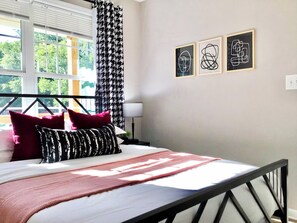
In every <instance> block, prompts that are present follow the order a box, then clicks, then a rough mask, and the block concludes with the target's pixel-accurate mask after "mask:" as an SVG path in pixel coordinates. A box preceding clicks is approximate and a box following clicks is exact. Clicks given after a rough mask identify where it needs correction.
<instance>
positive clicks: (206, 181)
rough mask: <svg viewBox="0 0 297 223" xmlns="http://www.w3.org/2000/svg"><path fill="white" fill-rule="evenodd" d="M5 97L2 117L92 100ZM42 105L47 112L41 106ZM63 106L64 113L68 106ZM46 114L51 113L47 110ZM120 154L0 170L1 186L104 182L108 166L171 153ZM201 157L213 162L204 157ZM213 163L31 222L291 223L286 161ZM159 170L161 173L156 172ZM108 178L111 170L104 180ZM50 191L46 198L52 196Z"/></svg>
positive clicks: (131, 148) (87, 199)
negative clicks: (14, 110)
mask: <svg viewBox="0 0 297 223" xmlns="http://www.w3.org/2000/svg"><path fill="white" fill-rule="evenodd" d="M0 97H6V98H11V100H10V101H9V102H8V103H7V105H6V106H4V107H3V108H2V110H1V111H0V114H3V113H5V111H6V110H7V109H8V108H9V107H10V106H11V105H13V102H14V101H16V100H17V98H34V99H33V100H31V101H32V103H29V106H28V108H29V109H30V108H31V107H33V106H34V104H36V103H40V101H41V102H42V100H41V98H43V97H47V98H54V99H55V98H58V100H59V101H60V102H61V103H60V102H59V104H63V103H62V100H60V99H61V98H62V99H63V98H76V100H77V102H78V103H77V105H79V106H81V107H84V106H83V104H82V103H81V101H80V99H87V98H84V97H82V96H60V95H54V96H48V95H15V94H5V95H4V94H1V95H0ZM81 97H82V98H81ZM89 99H94V97H89ZM55 100H56V99H55ZM42 104H43V105H42V106H45V107H46V105H44V103H43V102H42ZM61 107H62V109H65V110H66V109H67V108H66V106H65V105H61ZM29 109H25V110H24V111H28V110H29ZM45 110H46V111H48V113H51V112H50V109H48V108H45ZM82 111H84V112H85V113H88V110H87V109H85V108H82ZM119 148H120V150H121V153H116V154H108V155H100V156H92V157H84V158H80V159H69V160H62V161H59V162H54V163H40V159H26V160H19V161H14V162H5V163H0V187H1V186H3V185H4V187H5V185H8V183H11V182H12V183H13V182H18V180H23V179H27V178H30V179H32V178H33V179H34V178H35V179H39V178H38V177H44V176H56V175H54V174H56V173H57V174H59V173H61V174H63V173H65V172H69V173H71V174H72V175H73V174H78V175H89V176H91V177H93V178H96V177H99V178H100V177H102V175H100V174H102V173H103V172H104V171H100V170H101V169H100V168H102V166H103V164H107V165H109V164H113V163H115V164H116V163H117V164H119V163H121V162H128V161H129V162H131V161H133V162H132V163H131V165H134V164H135V163H137V162H135V160H134V159H142V158H143V157H147V159H148V160H152V159H153V158H152V157H151V156H155V155H156V154H163V153H171V151H169V150H168V149H165V148H155V147H147V146H138V145H120V146H119ZM173 154H174V155H175V153H173ZM177 155H178V156H185V155H188V154H180V153H178V154H177ZM190 155H191V154H189V156H190ZM202 158H205V159H208V157H203V156H202ZM210 159H211V160H210V161H209V162H206V163H203V164H201V165H200V164H199V165H198V166H189V168H185V169H182V170H181V171H180V172H174V173H173V174H172V175H166V176H165V175H162V176H160V177H156V178H148V180H147V181H140V182H138V183H137V182H136V183H133V184H128V185H124V186H119V187H116V188H114V189H107V190H105V191H103V192H100V193H94V194H92V195H87V196H81V197H77V198H74V199H71V200H67V201H63V202H58V203H56V204H54V205H50V206H48V207H46V208H43V209H42V210H40V211H37V212H35V213H34V214H32V215H31V216H29V218H28V219H27V220H26V222H28V223H40V222H42V223H51V222H60V223H63V222H84V223H92V222H130V223H132V222H271V217H272V216H277V217H279V218H280V219H281V221H282V222H287V219H288V216H287V175H288V161H287V160H285V159H283V160H278V161H276V162H273V163H270V164H268V165H266V166H263V167H255V166H251V165H248V164H243V163H239V162H235V161H229V160H223V159H219V158H218V159H217V158H215V159H213V158H210ZM129 162H128V163H129ZM170 162H171V161H170ZM182 162H184V161H182ZM125 164H127V163H125ZM98 165H99V171H98V169H96V171H94V169H92V168H93V167H94V166H98ZM129 165H130V164H129ZM88 167H91V170H90V169H87V170H88V171H85V168H88ZM175 167H176V166H175ZM114 168H115V167H113V169H114ZM117 168H119V167H117ZM166 168H168V167H166ZM154 171H155V172H162V171H160V170H159V169H156V170H155V169H154ZM106 172H108V171H105V172H104V174H106ZM151 172H152V171H151ZM151 172H150V173H151ZM98 173H100V174H99V175H98ZM137 173H138V172H137ZM138 174H139V173H138ZM141 174H143V173H141ZM130 177H131V176H130ZM132 178H133V177H132ZM40 179H43V178H40ZM56 179H58V178H56ZM71 179H72V178H71ZM73 179H76V178H73ZM100 179H101V178H100ZM72 181H73V180H72ZM21 182H23V181H21ZM50 191H51V190H49V191H47V193H49V194H50ZM1 193H2V194H1ZM3 194H4V192H2V191H1V190H0V200H1V201H3V197H4V195H3ZM16 195H17V194H16ZM24 197H25V196H24ZM8 200H9V199H8ZM27 202H28V201H27ZM2 203H3V202H2ZM32 203H33V201H32ZM0 204H1V202H0ZM16 207H18V206H16ZM1 208H2V209H1ZM5 208H7V207H5V205H4V206H3V205H2V207H0V210H2V211H3V210H5ZM8 209H9V208H8ZM1 216H3V215H1V213H0V222H1V223H2V222H7V221H4V220H3V218H1Z"/></svg>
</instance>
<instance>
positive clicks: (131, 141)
mask: <svg viewBox="0 0 297 223" xmlns="http://www.w3.org/2000/svg"><path fill="white" fill-rule="evenodd" d="M123 144H125V145H131V144H132V145H141V146H150V142H145V141H139V140H137V139H136V140H132V139H126V140H124V142H123Z"/></svg>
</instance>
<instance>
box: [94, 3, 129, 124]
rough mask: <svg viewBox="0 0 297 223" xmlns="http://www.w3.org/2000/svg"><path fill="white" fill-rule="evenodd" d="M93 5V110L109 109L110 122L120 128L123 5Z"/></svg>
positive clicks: (122, 74)
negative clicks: (94, 36) (94, 34)
mask: <svg viewBox="0 0 297 223" xmlns="http://www.w3.org/2000/svg"><path fill="white" fill-rule="evenodd" d="M94 8H95V9H96V15H97V25H96V70H97V84H96V92H95V95H96V96H97V97H98V99H97V100H96V103H95V106H96V113H99V112H102V111H107V110H109V111H110V112H111V117H112V122H113V123H114V124H115V125H116V126H118V127H120V128H124V125H125V122H124V117H123V102H124V54H123V9H122V7H120V6H115V5H113V3H112V2H106V1H103V0H98V1H97V2H96V3H95V5H94Z"/></svg>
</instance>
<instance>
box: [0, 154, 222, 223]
mask: <svg viewBox="0 0 297 223" xmlns="http://www.w3.org/2000/svg"><path fill="white" fill-rule="evenodd" d="M216 159H217V158H211V157H203V156H197V155H193V154H188V153H175V152H171V151H164V152H158V153H154V154H149V155H144V156H140V157H136V158H131V159H127V160H123V161H119V162H111V163H106V164H102V165H98V166H93V167H88V168H83V169H78V170H72V171H66V172H60V173H54V174H48V175H43V176H37V177H31V178H27V179H22V180H16V181H12V182H8V183H4V184H2V185H0V223H25V222H27V221H28V219H29V218H30V217H31V216H32V215H33V214H34V213H36V212H38V211H40V210H42V209H44V208H47V207H50V206H53V205H55V204H58V203H61V202H64V201H69V200H72V199H76V198H80V197H84V196H90V195H93V194H97V193H100V192H104V191H109V190H112V189H115V188H119V187H123V186H127V185H133V184H137V183H142V182H145V181H149V180H153V179H157V178H161V177H165V176H170V175H173V174H176V173H180V172H182V171H185V170H188V169H191V168H194V167H197V166H199V165H202V164H206V163H208V162H211V161H213V160H216Z"/></svg>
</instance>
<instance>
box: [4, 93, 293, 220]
mask: <svg viewBox="0 0 297 223" xmlns="http://www.w3.org/2000/svg"><path fill="white" fill-rule="evenodd" d="M3 97H4V98H5V97H6V98H11V100H10V101H9V102H8V103H7V104H6V105H5V106H4V107H3V108H1V110H0V115H1V114H2V113H3V112H4V111H5V110H7V109H8V108H9V107H10V106H11V105H12V104H13V103H14V102H15V101H16V100H17V99H18V98H34V99H35V100H34V101H33V102H32V103H31V104H30V105H29V106H28V107H27V108H26V109H24V110H23V113H26V112H27V111H28V110H29V109H30V108H31V107H32V106H33V105H34V104H36V103H39V104H40V105H42V107H44V108H45V109H46V110H47V111H48V112H49V113H50V114H53V112H52V111H51V110H50V109H49V108H48V106H47V105H45V104H44V103H43V102H42V101H41V100H40V99H41V98H51V99H55V100H56V101H57V102H58V103H59V104H60V105H61V106H62V107H63V108H64V109H65V110H66V111H67V107H66V105H65V104H64V103H63V102H62V101H61V100H60V99H64V98H69V99H74V101H75V102H76V103H77V104H78V105H79V106H80V107H81V108H82V109H83V110H84V111H85V112H86V113H87V114H89V112H88V110H87V109H86V108H85V107H84V106H83V105H82V104H81V103H80V102H79V99H96V96H78V95H40V94H0V98H3ZM287 176H288V160H287V159H281V160H279V161H276V162H274V163H271V164H268V165H266V166H263V167H260V168H258V169H256V170H253V171H250V172H248V173H245V174H243V175H240V176H237V177H233V178H231V179H228V180H225V181H223V182H221V183H218V184H215V185H213V186H209V187H206V188H204V189H201V190H199V191H197V192H196V193H194V194H193V195H191V196H188V197H186V198H183V199H180V200H177V201H175V202H172V203H170V204H167V205H165V206H162V207H160V208H157V209H155V210H151V211H149V212H147V213H145V214H142V215H140V216H136V217H134V218H132V219H130V220H127V221H125V223H136V222H139V223H141V222H142V223H144V222H146V223H155V222H159V221H161V220H164V219H166V223H171V222H173V220H174V219H175V216H176V215H177V214H178V213H180V212H182V211H184V210H186V209H188V208H190V207H193V206H195V205H197V204H200V205H199V208H198V209H197V213H196V215H195V216H194V219H193V220H192V223H197V222H199V220H200V218H201V216H202V214H203V211H204V209H205V207H206V205H207V202H208V200H209V199H211V198H213V197H215V196H217V195H220V194H224V198H223V201H222V203H221V205H220V207H219V209H218V212H217V214H216V217H215V220H214V222H215V223H217V222H220V220H221V217H222V215H223V212H224V209H225V207H226V204H227V202H228V200H229V199H230V200H231V202H232V203H233V205H234V206H235V207H236V209H237V211H238V213H239V214H240V215H241V217H242V219H243V220H244V222H247V223H250V222H251V220H250V219H249V217H248V216H247V214H246V213H245V211H244V210H243V208H242V207H241V205H240V203H239V202H238V200H237V198H236V197H235V195H234V194H233V192H232V189H234V188H236V187H238V186H240V185H244V184H246V185H247V187H248V189H249V191H250V193H251V194H252V196H253V197H254V199H255V201H256V203H257V204H258V206H259V208H260V210H261V211H262V213H263V216H264V217H265V219H266V221H267V222H272V221H271V216H269V214H268V213H267V211H266V209H265V207H264V205H263V203H262V201H261V199H260V198H259V196H258V194H257V193H256V191H255V189H254V187H253V185H252V182H251V181H252V180H254V179H256V178H259V177H263V179H264V181H265V183H266V185H267V187H268V189H269V191H270V192H271V194H272V196H273V198H274V201H275V202H276V204H277V207H278V210H277V211H276V212H275V213H274V215H275V216H277V217H279V218H280V220H281V222H282V223H287V222H288V206H287V203H288V202H287V201H288V192H287V191H288V190H287Z"/></svg>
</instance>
